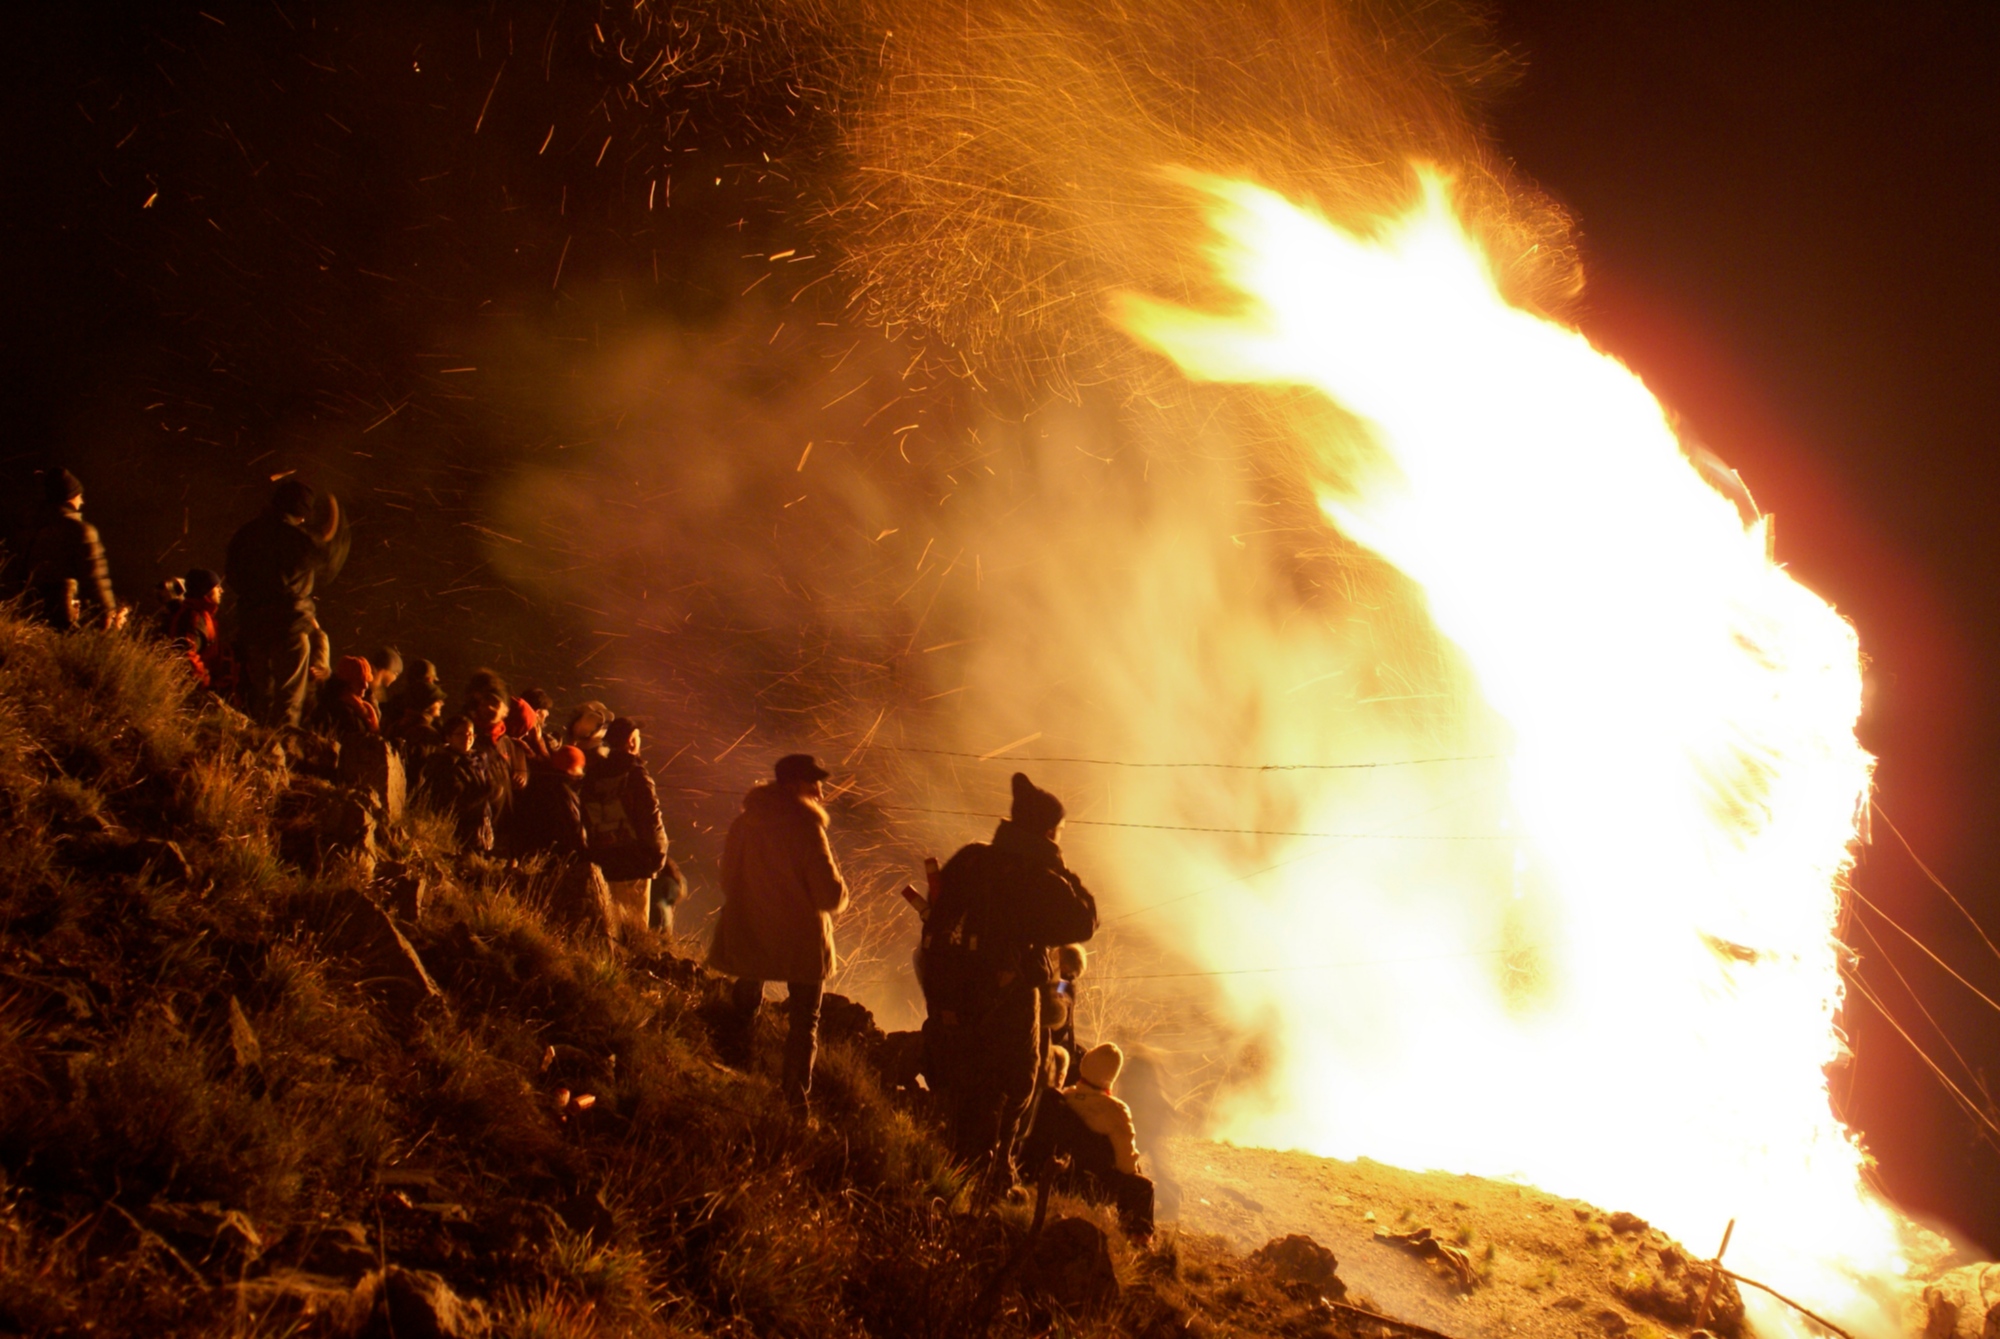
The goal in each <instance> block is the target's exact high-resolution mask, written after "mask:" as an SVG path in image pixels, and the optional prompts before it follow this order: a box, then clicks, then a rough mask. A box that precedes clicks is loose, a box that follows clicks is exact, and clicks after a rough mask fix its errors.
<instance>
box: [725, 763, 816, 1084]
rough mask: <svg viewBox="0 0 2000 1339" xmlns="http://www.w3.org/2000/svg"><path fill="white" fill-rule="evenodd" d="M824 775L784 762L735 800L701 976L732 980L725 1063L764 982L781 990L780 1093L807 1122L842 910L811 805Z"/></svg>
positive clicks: (742, 1058)
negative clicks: (823, 998) (718, 908)
mask: <svg viewBox="0 0 2000 1339" xmlns="http://www.w3.org/2000/svg"><path fill="white" fill-rule="evenodd" d="M830 775H831V773H829V772H828V771H827V770H826V769H825V768H824V767H821V766H820V765H819V761H818V760H817V759H815V758H814V757H813V756H812V755H811V754H808V753H792V754H787V755H786V756H784V757H782V758H780V759H778V763H777V766H776V767H775V768H774V769H773V775H772V778H771V780H769V781H767V782H762V783H760V784H758V785H756V786H754V787H752V788H751V790H750V793H749V794H748V795H745V796H744V797H743V812H742V813H740V814H738V815H737V816H736V821H735V822H733V823H731V824H730V825H729V838H728V841H727V842H726V843H725V844H724V846H723V850H722V898H723V901H722V915H721V916H720V918H719V919H718V920H717V921H716V925H715V942H714V943H713V944H712V945H711V946H710V948H709V952H708V965H709V966H710V967H712V968H714V969H715V970H716V971H718V972H721V973H724V974H725V975H728V976H733V977H735V978H736V983H735V985H734V986H733V987H731V990H730V1002H731V1003H732V1005H733V1006H734V1017H733V1020H732V1026H731V1027H730V1028H729V1029H728V1032H727V1035H725V1036H724V1037H723V1038H722V1042H723V1051H724V1058H725V1059H728V1060H730V1061H731V1062H732V1063H734V1064H738V1065H744V1064H747V1063H748V1062H749V1059H750V1043H751V1038H752V1036H753V1035H754V1029H755V1027H756V1022H757V1009H758V1006H759V1004H760V1003H761V1002H762V1000H763V998H764V983H765V982H766V981H783V982H784V983H785V989H786V992H787V997H786V1004H785V1011H786V1013H787V1014H788V1015H790V1025H789V1028H788V1031H787V1033H786V1037H785V1062H784V1068H783V1071H782V1076H781V1084H782V1086H783V1089H784V1095H785V1101H786V1103H787V1104H788V1105H789V1106H790V1107H791V1108H792V1110H793V1111H794V1112H795V1113H797V1114H798V1115H800V1116H802V1117H804V1116H807V1115H809V1114H810V1099H811V1094H812V1071H813V1059H814V1055H815V1053H816V1051H817V1050H818V1047H819V1006H820V995H821V992H822V991H823V989H824V987H825V983H826V978H827V977H828V976H830V975H832V973H833V964H834V955H833V917H834V914H835V913H836V912H838V911H840V910H842V909H843V908H844V907H846V905H847V881H846V880H845V879H843V878H841V875H840V865H839V863H838V862H837V861H835V859H834V858H833V847H832V845H831V844H830V843H829V842H828V841H827V835H826V828H827V816H826V810H825V808H823V807H822V806H821V803H820V801H821V799H822V798H823V791H822V789H821V783H822V782H824V781H825V780H826V779H827V777H828V776H830Z"/></svg>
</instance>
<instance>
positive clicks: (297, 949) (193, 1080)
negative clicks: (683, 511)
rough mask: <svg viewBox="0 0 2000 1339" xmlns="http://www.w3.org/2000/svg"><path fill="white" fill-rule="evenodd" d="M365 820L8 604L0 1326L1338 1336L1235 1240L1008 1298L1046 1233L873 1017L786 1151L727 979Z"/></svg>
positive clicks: (123, 641) (109, 655) (429, 826)
mask: <svg viewBox="0 0 2000 1339" xmlns="http://www.w3.org/2000/svg"><path fill="white" fill-rule="evenodd" d="M364 810H365V806H364V805H363V804H361V803H359V802H358V801H357V798H356V796H355V794H354V793H353V792H351V791H346V790H344V789H343V788H342V787H340V786H338V785H337V784H335V783H334V782H332V781H331V780H330V779H327V778H324V777H316V776H314V775H311V771H310V768H308V767H306V766H305V765H303V764H301V763H300V762H299V761H298V760H297V759H290V760H288V758H287V756H286V753H285V751H284V749H283V748H281V747H280V746H279V745H278V744H277V743H276V742H275V741H274V740H273V739H272V738H271V737H270V736H268V735H266V734H264V733H263V732H261V731H259V730H256V729H255V728H253V727H251V726H249V725H248V724H247V723H245V722H244V721H243V720H242V719H241V718H240V717H237V716H235V715H233V714H232V713H229V712H227V711H225V710H223V709H221V708H217V707H208V708H206V709H200V710H197V709H194V708H191V707H190V706H189V705H188V702H187V695H186V685H185V684H184V682H183V680H182V678H181V676H180V674H179V671H178V670H176V669H175V668H174V666H173V665H171V664H170V663H169V661H168V660H167V658H166V657H165V656H163V655H162V654H160V653H159V652H158V651H156V650H154V649H153V648H151V647H149V646H147V645H146V644H144V643H142V642H138V641H135V640H133V639H130V638H126V637H123V636H114V635H108V634H95V633H86V634H80V635H74V636H66V637H58V636H55V635H53V634H51V633H49V632H47V631H45V630H43V629H41V628H38V627H35V626H33V625H30V624H28V623H25V622H23V621H21V620H20V619H19V618H17V617H15V616H14V615H12V614H11V613H5V612H0V1333H29V1334H86V1333H89V1334H96V1335H105V1334H135V1335H136V1334H145V1335H168V1334H190V1335H193V1334H202V1335H207V1334H218V1335H219V1334H229V1335H261V1334H271V1335H279V1334H294V1333H312V1334H322V1333H323V1334H341V1333H345V1334H355V1333H383V1334H387V1333H392V1332H393V1333H398V1334H406V1335H407V1334H408V1333H411V1332H412V1331H413V1327H414V1328H415V1329H417V1330H418V1331H422V1332H431V1333H438V1332H443V1333H465V1334H472V1333H483V1332H489V1331H490V1332H491V1333H495V1334H500V1335H520V1336H529V1335H534V1336H551V1337H553V1336H582V1335H592V1334H602V1335H628V1334H629V1335H642V1336H643V1335H681V1334H688V1335H692V1334H727V1335H792V1334H797V1335H805V1334H812V1335H821V1334H829V1335H845V1334H855V1335H861V1334H870V1335H899V1336H900V1335H962V1334H966V1333H969V1332H972V1331H973V1329H974V1328H975V1326H976V1323H977V1322H978V1321H979V1320H980V1319H982V1318H983V1317H984V1316H985V1315H987V1314H989V1313H991V1314H992V1316H993V1324H992V1328H993V1332H995V1333H1045V1332H1048V1331H1049V1327H1051V1326H1059V1327H1061V1328H1062V1329H1063V1331H1064V1332H1067V1333H1074V1334H1107V1335H1108V1334H1157V1335H1166V1334H1182V1333H1203V1332H1207V1329H1208V1327H1209V1322H1207V1321H1204V1320H1203V1319H1202V1317H1203V1316H1204V1315H1211V1314H1215V1313H1216V1308H1218V1307H1220V1308H1223V1309H1225V1310H1227V1312H1228V1313H1229V1315H1230V1316H1231V1321H1230V1325H1229V1328H1230V1329H1232V1330H1233V1331H1234V1332H1236V1333H1254V1332H1264V1331H1265V1329H1266V1326H1267V1324H1268V1326H1270V1327H1272V1331H1273V1332H1275V1329H1276V1328H1277V1327H1280V1326H1282V1327H1284V1328H1285V1330H1286V1332H1288V1333H1310V1332H1314V1331H1315V1330H1318V1331H1319V1332H1327V1329H1326V1327H1327V1325H1328V1324H1330V1323H1332V1322H1334V1321H1336V1320H1337V1319H1338V1315H1337V1313H1336V1312H1334V1311H1332V1310H1330V1309H1329V1308H1328V1307H1327V1306H1326V1305H1325V1304H1324V1303H1322V1302H1321V1301H1320V1300H1319V1298H1318V1296H1317V1294H1316V1293H1314V1292H1313V1290H1311V1289H1302V1288H1301V1287H1299V1286H1298V1285H1296V1284H1294V1285H1293V1286H1292V1288H1291V1292H1290V1293H1289V1294H1287V1293H1284V1292H1281V1291H1279V1290H1277V1288H1276V1287H1275V1286H1267V1285H1266V1283H1265V1282H1263V1280H1264V1279H1265V1275H1263V1274H1259V1273H1257V1272H1256V1271H1255V1270H1253V1269H1251V1268H1250V1267H1249V1266H1247V1265H1245V1264H1244V1263H1242V1262H1240V1261H1237V1260H1235V1259H1234V1258H1233V1257H1230V1256H1228V1255H1227V1253H1226V1252H1225V1251H1223V1249H1222V1248H1221V1247H1220V1246H1219V1245H1215V1244H1208V1245H1204V1244H1203V1243H1202V1242H1199V1241H1195V1240H1193V1239H1190V1238H1181V1239H1178V1240H1168V1241H1167V1242H1166V1243H1165V1244H1164V1245H1163V1246H1162V1247H1160V1248H1159V1249H1156V1250H1154V1251H1151V1252H1139V1251H1135V1250H1134V1249H1133V1248H1131V1247H1130V1246H1128V1245H1127V1244H1126V1243H1125V1242H1124V1241H1123V1240H1122V1238H1120V1237H1119V1236H1118V1234H1117V1232H1116V1229H1115V1227H1113V1226H1112V1224H1111V1220H1110V1218H1109V1217H1108V1216H1106V1215H1104V1214H1102V1213H1100V1212H1098V1211H1095V1210H1092V1209H1089V1208H1087V1207H1086V1206H1082V1205H1079V1204H1073V1203H1066V1202H1059V1203H1058V1204H1057V1205H1056V1206H1055V1209H1054V1210H1053V1212H1052V1217H1057V1216H1068V1217H1075V1218H1088V1219H1089V1220H1090V1221H1092V1222H1095V1223H1098V1224H1100V1225H1102V1226H1104V1227H1105V1228H1107V1229H1108V1230H1109V1235H1110V1239H1111V1241H1110V1245H1111V1257H1112V1264H1113V1267H1114V1268H1115V1269H1116V1271H1117V1274H1118V1276H1119V1278H1120V1280H1121V1281H1122V1285H1123V1286H1122V1288H1121V1290H1120V1291H1119V1293H1118V1294H1117V1296H1116V1297H1115V1298H1112V1299H1107V1300H1105V1301H1103V1302H1102V1303H1101V1304H1098V1305H1096V1306H1094V1307H1091V1306H1085V1305H1083V1304H1080V1303H1075V1302H1072V1307H1071V1309H1072V1310H1074V1311H1075V1312H1077V1313H1079V1315H1077V1316H1076V1317H1069V1316H1068V1315H1067V1314H1066V1313H1065V1311H1064V1310H1063V1308H1062V1306H1061V1305H1060V1304H1058V1303H1057V1302H1055V1301H1053V1300H1051V1297H1050V1294H1049V1292H1048V1289H1047V1288H1045V1287H1043V1286H1042V1285H1041V1284H1039V1283H1037V1280H1038V1279H1040V1278H1042V1277H1043V1275H1042V1273H1040V1272H1038V1270H1037V1267H1036V1266H1035V1265H1034V1264H1033V1263H1030V1265H1029V1266H1028V1267H1027V1268H1026V1269H1024V1270H1022V1271H1020V1272H1019V1273H1018V1274H1016V1275H1013V1276H1011V1281H1010V1282H1009V1283H1008V1285H1007V1286H1006V1287H1004V1288H1000V1289H997V1290H995V1289H990V1288H989V1286H988V1285H989V1284H990V1283H991V1281H992V1280H993V1279H994V1277H995V1275H996V1273H997V1272H998V1271H1000V1269H1001V1268H1002V1266H1003V1265H1004V1264H1005V1263H1006V1262H1007V1261H1008V1259H1009V1258H1010V1256H1011V1255H1012V1254H1013V1253H1014V1251H1015V1248H1016V1246H1017V1245H1019V1243H1020V1242H1021V1241H1022V1240H1023V1239H1024V1237H1025V1236H1026V1230H1027V1229H1026V1224H1027V1222H1028V1210H1027V1209H1026V1208H1025V1207H1022V1206H1007V1207H1003V1208H1001V1209H999V1210H994V1209H990V1208H989V1209H984V1210H982V1209H978V1208H977V1207H976V1206H973V1205H971V1204H970V1203H969V1200H968V1196H967V1194H966V1191H965V1182H964V1179H963V1178H962V1177H961V1175H960V1174H959V1172H958V1170H957V1169H956V1168H955V1167H953V1166H952V1165H951V1164H950V1163H949V1162H948V1161H947V1159H946V1157H945V1155H944V1153H943V1151H942V1149H941V1148H940V1146H939V1144H938V1143H937V1142H936V1140H935V1139H934V1137H933V1136H932V1135H931V1133H930V1132H929V1131H928V1129H927V1128H926V1126H925V1123H924V1122H923V1120H922V1119H921V1113H918V1112H912V1111H909V1110H904V1109H902V1108H900V1107H898V1106H897V1105H895V1104H893V1103H892V1102H891V1101H890V1100H889V1099H888V1098H887V1097H885V1095H884V1093H883V1091H882V1089H881V1087H880V1086H879V1084H878V1082H877V1080H876V1078H875V1076H874V1072H873V1070H872V1068H871V1066H870V1064H869V1061H868V1055H867V1045H866V1038H865V1035H864V1034H863V1032H862V1031H861V1030H860V1029H859V1028H858V1027H857V1026H853V1025H850V1027H849V1029H848V1030H849V1033H850V1035H849V1036H847V1037H842V1036H841V1035H839V1028H838V1026H835V1027H834V1028H833V1029H832V1031H833V1033H834V1035H833V1036H832V1037H831V1038H830V1041H829V1044H828V1045H827V1046H826V1048H825V1049H824V1051H823V1053H822V1063H821V1069H820V1072H819V1079H818V1085H817V1089H816V1104H817V1106H818V1108H819V1111H820V1114H821V1117H822V1124H821V1125H820V1127H819V1128H818V1129H817V1130H813V1131H807V1130H805V1129H802V1128H801V1127H800V1126H798V1125H797V1124H795V1123H793V1122H792V1121H791V1120H789V1119H788V1118H787V1117H786V1116H785V1115H784V1114H783V1113H782V1105H781V1104H780V1103H779V1102H778V1101H776V1100H775V1096H774V1091H773V1081H774V1077H775V1070H776V1064H777V1046H776V1038H775V1032H767V1033H766V1034H765V1035H764V1036H763V1037H762V1039H761V1042H760V1050H759V1055H758V1065H757V1066H756V1067H755V1071H754V1072H751V1073H747V1074H746V1073H740V1072H737V1071H735V1070H731V1069H728V1068H726V1067H724V1066H722V1065H721V1064H719V1063H718V1062H717V1060H716V1058H715V1055H714V1052H713V1049H712V1046H711V1042H710V1034H709V1027H708V1025H707V1023H706V1022H705V1021H704V1020H705V1018H706V1017H708V1016H709V1011H710V1010H712V1009H713V1007H714V1005H715V1001H716V998H717V994H718V992H717V989H716V984H715V983H714V982H713V981H712V980H710V979H709V978H708V977H707V976H706V974H705V973H703V972H702V971H701V970H700V969H699V968H698V967H696V966H695V965H694V964H693V963H692V962H689V961H687V960H685V959H683V958H679V957H676V956H675V954H674V953H673V951H672V946H671V945H670V944H667V943H664V942H660V943H651V944H645V945H639V946H635V947H634V948H632V949H630V950H620V951H612V950H607V949H604V948H601V947H594V946H591V945H589V944H583V943H578V942H574V941H572V940H571V939H569V938H567V937H565V936H564V935H563V934H561V933H558V932H556V931H554V930H552V929H551V928H550V927H549V925H548V924H547V923H546V922H545V919H544V917H543V915H542V911H541V906H542V897H541V892H542V888H541V885H542V880H541V879H540V878H539V877H538V876H539V871H537V870H536V869H534V868H532V867H530V868H526V869H521V868H513V867H509V866H507V865H504V864H500V863H495V862H491V861H487V860H484V859H481V858H479V857H477V856H472V855H467V854H464V853H461V852H459V851H457V850H456V849H454V847H453V845H452V842H451V840H450V837H449V833H448V830H447V827H446V826H445V825H443V824H440V823H437V822H435V821H432V820H430V819H428V818H427V817H425V816H423V815H421V814H413V815H411V816H409V817H408V818H407V819H406V820H405V821H402V822H398V823H388V822H386V821H385V822H383V823H382V824H381V825H380V829H379V831H378V832H377V833H376V834H375V836H374V837H373V839H372V840H371V839H369V838H367V837H366V835H365V829H366V828H367V827H368V826H369V821H370V820H369V818H368V817H364ZM385 908H386V909H385ZM835 1022H836V1023H837V1022H838V1018H837V1016H836V1018H835ZM766 1026H767V1028H774V1027H775V1023H767V1024H766ZM1197 1256H1199V1257H1200V1260H1199V1262H1198V1263H1196V1262H1195V1257H1197ZM1057 1263H1060V1262H1057ZM1184 1264H1185V1265H1186V1267H1184ZM446 1290H448V1292H447V1291H446ZM1218 1290H1219V1291H1220V1292H1224V1293H1227V1294H1228V1296H1227V1299H1226V1300H1222V1301H1218V1300H1216V1297H1217V1295H1218ZM1057 1291H1058V1292H1060V1291H1061V1290H1060V1289H1057ZM982 1294H984V1296H982ZM996 1298H997V1301H996V1300H995V1299H996ZM454 1299H459V1300H460V1301H462V1302H463V1303H464V1305H463V1306H460V1307H457V1308H456V1310H454ZM420 1303H421V1304H423V1305H421V1306H420V1305H419V1304H420ZM413 1308H416V1309H413ZM419 1311H421V1312H422V1315H421V1317H419ZM413 1317H416V1318H418V1319H413ZM419 1319H420V1320H421V1324H419V1323H418V1320H419Z"/></svg>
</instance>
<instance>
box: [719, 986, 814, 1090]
mask: <svg viewBox="0 0 2000 1339" xmlns="http://www.w3.org/2000/svg"><path fill="white" fill-rule="evenodd" d="M824 989H825V986H824V983H822V982H819V981H787V982H786V983H785V1017H786V1019H787V1025H786V1028H785V1061H784V1065H783V1067H782V1068H781V1069H780V1070H779V1074H778V1087H779V1089H780V1091H782V1092H783V1093H784V1095H785V1103H786V1105H788V1106H790V1107H791V1108H792V1109H793V1110H794V1111H804V1110H805V1109H806V1105H807V1101H808V1099H809V1098H810V1097H811V1096H812V1082H813V1061H814V1059H815V1058H816V1057H817V1056H818V1054H819V1003H820V995H821V993H822V992H823V991H824ZM763 1002H764V983H763V982H762V981H752V980H750V979H749V978H748V977H738V978H737V979H736V981H735V984H733V985H731V986H730V988H729V1003H730V1007H731V1008H732V1009H733V1010H734V1011H735V1013H736V1027H735V1036H734V1037H732V1038H731V1039H730V1040H731V1042H732V1045H731V1046H730V1047H728V1049H729V1050H730V1051H731V1052H733V1054H732V1055H731V1056H730V1057H729V1058H731V1059H734V1060H736V1061H737V1062H738V1063H742V1064H747V1063H748V1062H749V1059H750V1039H751V1037H752V1036H753V1035H754V1034H755V1030H756V1027H757V1009H758V1006H759V1005H761V1004H763Z"/></svg>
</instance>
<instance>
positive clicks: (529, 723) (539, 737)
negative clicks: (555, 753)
mask: <svg viewBox="0 0 2000 1339" xmlns="http://www.w3.org/2000/svg"><path fill="white" fill-rule="evenodd" d="M507 737H508V738H509V739H512V740H514V741H516V742H517V743H519V744H520V746H521V747H522V748H524V749H526V750H527V753H528V757H529V759H530V760H532V761H536V762H546V761H548V757H549V741H548V739H547V737H546V736H544V735H543V734H542V713H541V711H540V710H539V709H538V708H537V707H536V706H535V704H534V703H532V702H530V701H528V699H527V698H526V697H517V698H515V699H514V701H513V704H512V705H511V706H509V707H508V709H507Z"/></svg>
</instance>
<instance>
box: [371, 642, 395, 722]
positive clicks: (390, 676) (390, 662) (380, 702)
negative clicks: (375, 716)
mask: <svg viewBox="0 0 2000 1339" xmlns="http://www.w3.org/2000/svg"><path fill="white" fill-rule="evenodd" d="M368 668H369V669H371V670H373V671H374V678H373V679H372V680H370V682H369V685H368V700H369V701H370V702H373V703H374V704H375V709H376V710H377V711H378V712H379V711H381V710H382V708H383V707H385V706H386V705H388V702H389V694H390V693H391V692H392V691H393V690H394V689H395V687H396V683H397V681H398V680H400V679H401V678H402V677H403V656H402V653H401V652H399V651H398V650H396V648H395V647H393V646H382V647H377V648H376V649H375V650H373V651H370V652H369V653H368ZM385 715H386V714H385Z"/></svg>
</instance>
